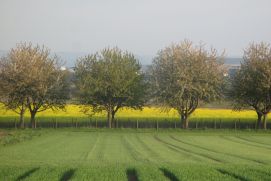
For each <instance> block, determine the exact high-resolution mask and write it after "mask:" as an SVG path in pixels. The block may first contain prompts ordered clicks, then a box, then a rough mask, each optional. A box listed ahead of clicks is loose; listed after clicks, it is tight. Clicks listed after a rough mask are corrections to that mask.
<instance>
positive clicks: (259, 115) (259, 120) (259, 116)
mask: <svg viewBox="0 0 271 181" xmlns="http://www.w3.org/2000/svg"><path fill="white" fill-rule="evenodd" d="M257 115H258V120H257V128H258V129H261V128H262V114H261V113H258V112H257Z"/></svg>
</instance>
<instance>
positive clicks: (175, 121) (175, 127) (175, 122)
mask: <svg viewBox="0 0 271 181" xmlns="http://www.w3.org/2000/svg"><path fill="white" fill-rule="evenodd" d="M174 126H175V129H176V128H177V125H176V120H175V121H174Z"/></svg>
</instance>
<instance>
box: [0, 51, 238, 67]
mask: <svg viewBox="0 0 271 181" xmlns="http://www.w3.org/2000/svg"><path fill="white" fill-rule="evenodd" d="M7 52H8V51H5V50H0V56H4V55H6V54H7ZM55 54H56V55H57V56H59V57H60V59H61V60H62V61H63V62H64V63H65V66H66V67H74V65H75V62H76V60H77V59H78V58H79V57H84V56H86V55H87V54H88V53H86V52H55ZM136 57H137V58H138V59H139V61H140V63H141V64H142V65H144V67H145V65H150V64H151V62H152V59H153V57H154V56H151V55H136ZM241 61H242V58H233V57H227V58H225V62H224V63H225V64H228V65H240V62H241Z"/></svg>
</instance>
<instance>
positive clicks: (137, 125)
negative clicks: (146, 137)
mask: <svg viewBox="0 0 271 181" xmlns="http://www.w3.org/2000/svg"><path fill="white" fill-rule="evenodd" d="M136 129H138V119H137V120H136Z"/></svg>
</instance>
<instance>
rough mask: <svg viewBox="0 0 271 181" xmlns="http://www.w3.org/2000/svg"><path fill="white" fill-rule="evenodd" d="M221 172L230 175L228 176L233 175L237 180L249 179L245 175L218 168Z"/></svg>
mask: <svg viewBox="0 0 271 181" xmlns="http://www.w3.org/2000/svg"><path fill="white" fill-rule="evenodd" d="M216 170H217V171H218V172H219V173H222V174H224V175H228V176H231V177H233V178H235V179H237V180H241V181H248V179H246V178H245V177H243V176H240V175H237V174H235V173H231V172H228V171H226V170H223V169H216Z"/></svg>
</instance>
